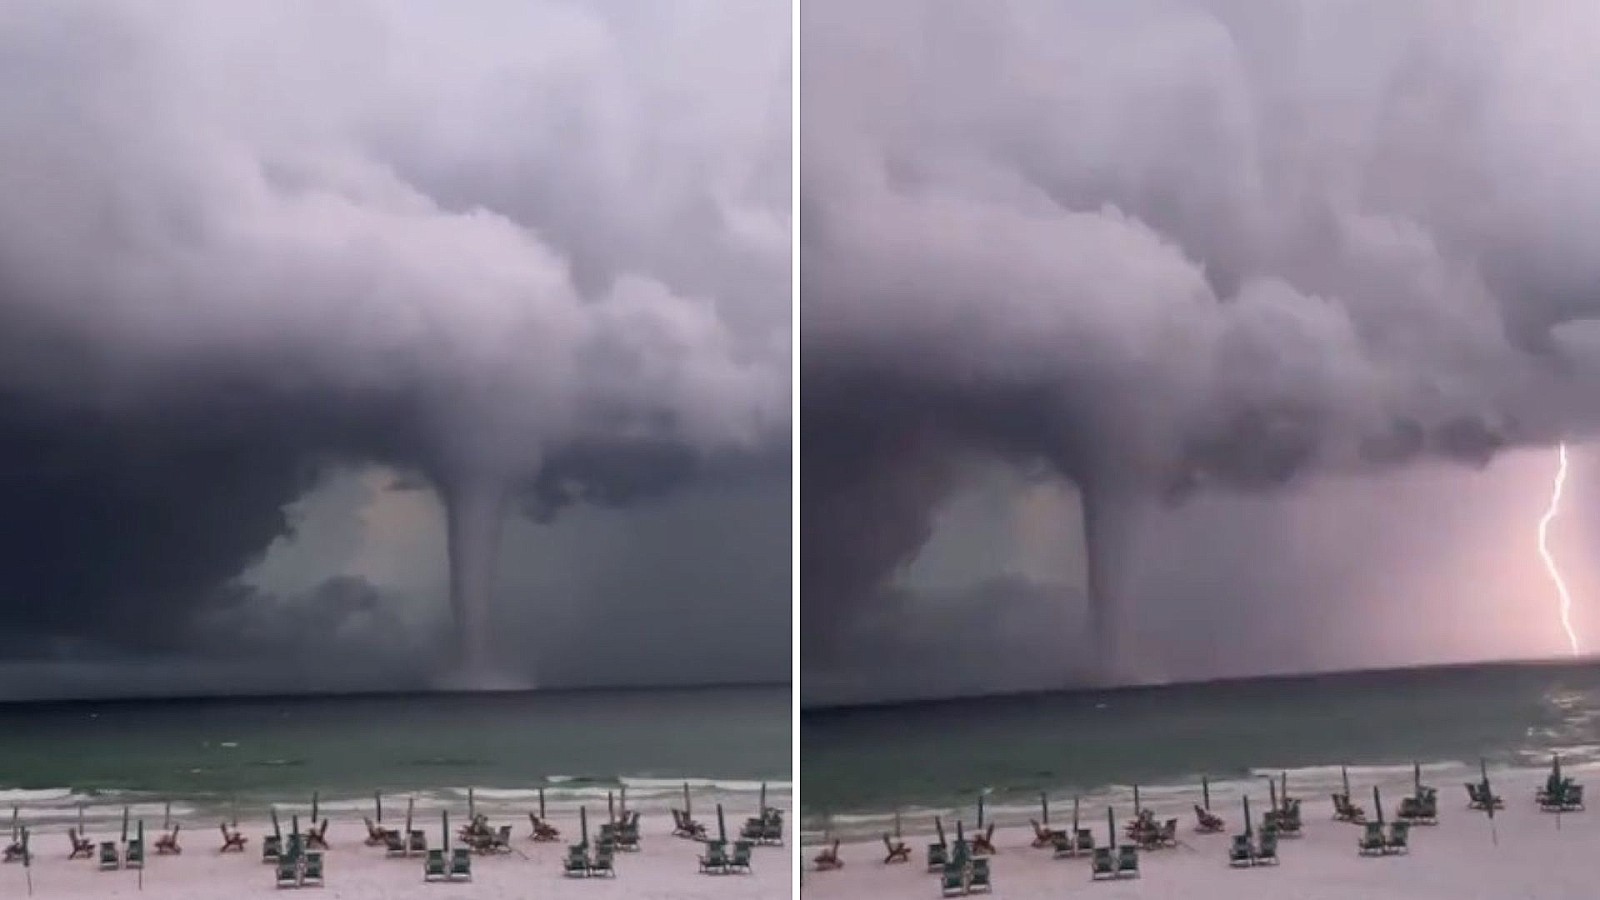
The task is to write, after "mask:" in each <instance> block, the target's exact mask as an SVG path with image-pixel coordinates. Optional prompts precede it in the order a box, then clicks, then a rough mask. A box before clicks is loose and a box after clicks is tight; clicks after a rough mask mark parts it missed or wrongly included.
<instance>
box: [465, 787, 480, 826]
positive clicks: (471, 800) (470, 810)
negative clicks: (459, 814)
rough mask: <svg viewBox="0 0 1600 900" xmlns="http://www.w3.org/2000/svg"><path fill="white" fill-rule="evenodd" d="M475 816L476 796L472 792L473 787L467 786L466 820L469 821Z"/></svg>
mask: <svg viewBox="0 0 1600 900" xmlns="http://www.w3.org/2000/svg"><path fill="white" fill-rule="evenodd" d="M477 818H478V798H477V796H476V794H474V793H473V789H472V788H470V787H469V788H467V821H468V822H471V821H473V820H475V819H477Z"/></svg>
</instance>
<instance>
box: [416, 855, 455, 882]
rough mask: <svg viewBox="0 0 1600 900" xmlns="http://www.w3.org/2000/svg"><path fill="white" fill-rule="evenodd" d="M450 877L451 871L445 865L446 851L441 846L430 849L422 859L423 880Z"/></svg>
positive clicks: (438, 879) (439, 879)
mask: <svg viewBox="0 0 1600 900" xmlns="http://www.w3.org/2000/svg"><path fill="white" fill-rule="evenodd" d="M449 877H450V873H449V872H448V871H447V870H446V867H445V861H444V851H443V850H441V849H439V848H434V849H432V850H429V851H428V855H427V856H425V857H423V859H422V880H423V881H441V880H444V879H446V878H449Z"/></svg>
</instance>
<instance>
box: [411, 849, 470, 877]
mask: <svg viewBox="0 0 1600 900" xmlns="http://www.w3.org/2000/svg"><path fill="white" fill-rule="evenodd" d="M422 880H423V881H471V880H472V851H471V850H468V849H467V848H466V847H456V848H455V849H453V850H451V851H450V856H449V857H448V858H447V857H446V856H445V855H444V850H442V849H440V848H438V847H435V848H433V849H432V850H429V851H428V855H427V856H426V857H424V858H423V860H422Z"/></svg>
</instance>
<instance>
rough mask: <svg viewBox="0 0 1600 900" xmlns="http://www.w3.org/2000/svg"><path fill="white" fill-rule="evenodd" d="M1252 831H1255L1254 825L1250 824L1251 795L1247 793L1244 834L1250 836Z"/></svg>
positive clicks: (1245, 796) (1245, 797) (1245, 798)
mask: <svg viewBox="0 0 1600 900" xmlns="http://www.w3.org/2000/svg"><path fill="white" fill-rule="evenodd" d="M1252 833H1253V827H1252V826H1251V824H1250V795H1249V794H1245V795H1244V836H1245V837H1249V836H1250V835H1251V834H1252Z"/></svg>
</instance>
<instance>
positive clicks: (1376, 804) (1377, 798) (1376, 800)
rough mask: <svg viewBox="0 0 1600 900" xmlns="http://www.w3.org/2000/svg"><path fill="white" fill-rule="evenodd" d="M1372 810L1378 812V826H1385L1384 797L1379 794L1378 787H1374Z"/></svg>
mask: <svg viewBox="0 0 1600 900" xmlns="http://www.w3.org/2000/svg"><path fill="white" fill-rule="evenodd" d="M1372 808H1373V809H1376V810H1377V811H1378V824H1379V825H1382V824H1383V797H1382V796H1381V795H1380V794H1379V793H1378V786H1377V785H1373V786H1372Z"/></svg>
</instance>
